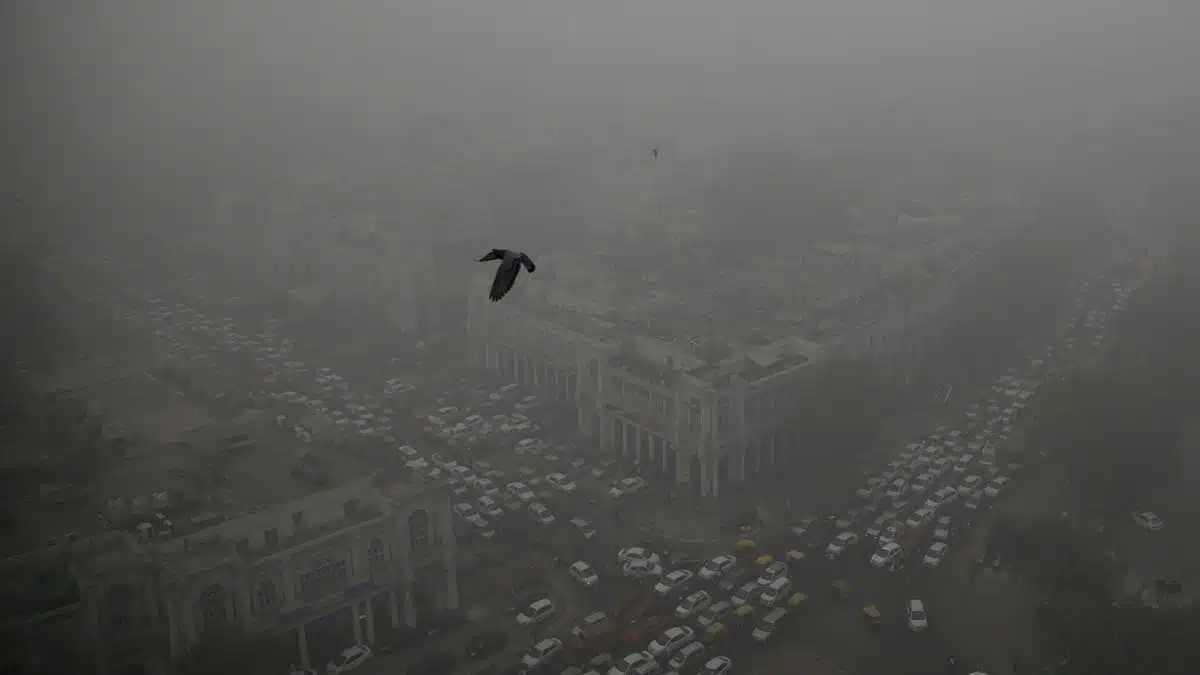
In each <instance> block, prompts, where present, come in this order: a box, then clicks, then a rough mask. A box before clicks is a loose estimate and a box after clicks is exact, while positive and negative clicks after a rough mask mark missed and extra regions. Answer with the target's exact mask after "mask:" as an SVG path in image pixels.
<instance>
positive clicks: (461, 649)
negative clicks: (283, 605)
mask: <svg viewBox="0 0 1200 675" xmlns="http://www.w3.org/2000/svg"><path fill="white" fill-rule="evenodd" d="M546 581H547V583H548V584H549V585H550V591H551V594H552V596H553V599H554V600H555V604H556V605H557V606H558V611H557V612H556V614H555V618H554V619H553V620H551V621H550V622H549V623H546V624H542V625H541V626H539V627H537V629H536V634H537V636H539V637H544V636H552V635H554V636H561V635H562V634H565V633H566V632H567V631H568V630H569V629H570V626H571V625H572V624H573V622H574V621H575V620H576V618H577V617H578V616H579V614H580V612H581V611H586V610H587V608H586V607H581V606H580V603H579V594H578V589H577V588H576V587H575V586H574V585H573V584H571V583H570V580H569V579H567V577H566V575H564V574H561V573H558V572H552V573H550V574H548V575H547V577H546ZM467 612H468V614H469V615H471V619H470V620H469V621H467V622H466V623H464V624H463V625H462V626H459V627H456V628H455V629H454V630H453V631H451V632H449V633H446V634H444V635H439V636H435V637H433V638H430V639H427V640H423V641H418V642H416V643H415V644H413V645H412V646H411V647H408V648H406V649H403V650H402V651H398V652H395V653H392V654H382V655H378V656H376V658H374V659H372V660H371V661H369V662H368V663H366V664H364V665H363V666H362V668H361V669H360V670H358V671H357V672H359V673H361V674H362V675H397V674H403V673H407V672H408V669H409V668H411V667H412V666H414V665H416V664H418V663H420V662H421V661H423V660H425V659H427V658H429V657H430V656H433V655H435V654H439V653H447V654H450V655H452V656H453V657H454V658H455V659H457V660H459V665H458V667H457V668H456V669H455V671H454V672H456V673H458V672H462V673H481V672H483V671H485V670H488V669H490V668H492V667H497V666H498V667H501V668H503V667H505V666H508V665H512V664H515V663H517V662H518V661H519V660H520V658H521V655H522V654H524V653H525V652H526V651H528V649H529V647H530V646H531V644H532V641H531V640H532V638H531V631H530V629H529V628H525V627H521V626H518V625H517V622H516V619H515V617H513V616H509V615H508V607H507V606H504V601H503V599H502V598H496V599H495V600H494V601H493V602H491V603H489V604H488V605H487V606H486V607H476V608H472V609H469V610H467ZM417 630H420V627H419V626H418V628H417ZM494 630H498V631H501V632H502V633H504V636H505V638H507V641H506V645H505V648H504V649H502V650H500V651H499V652H497V653H496V654H493V655H492V656H491V657H489V658H487V659H484V660H482V661H479V662H477V663H467V662H465V661H462V659H463V658H464V654H465V652H466V648H467V645H468V644H469V643H470V642H471V639H472V638H473V637H475V636H476V635H477V634H479V633H482V632H484V631H494ZM314 665H315V664H314Z"/></svg>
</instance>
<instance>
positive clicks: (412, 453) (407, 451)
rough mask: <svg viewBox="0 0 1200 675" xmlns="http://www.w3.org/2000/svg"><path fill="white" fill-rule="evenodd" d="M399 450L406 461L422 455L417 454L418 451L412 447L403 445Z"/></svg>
mask: <svg viewBox="0 0 1200 675" xmlns="http://www.w3.org/2000/svg"><path fill="white" fill-rule="evenodd" d="M399 450H400V454H401V455H404V458H405V459H409V460H411V459H416V458H418V457H420V456H421V453H419V452H417V449H416V448H414V447H413V446H411V445H402V446H400V448H399Z"/></svg>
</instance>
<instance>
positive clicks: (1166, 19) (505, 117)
mask: <svg viewBox="0 0 1200 675" xmlns="http://www.w3.org/2000/svg"><path fill="white" fill-rule="evenodd" d="M0 23H2V24H3V28H2V29H0V30H3V34H2V35H0V44H2V45H3V47H2V48H3V52H2V53H0V55H2V56H3V57H4V59H3V62H4V66H3V68H4V79H3V83H4V87H5V90H6V95H5V99H6V105H5V107H4V108H5V111H6V112H4V113H0V114H4V115H6V118H4V119H3V123H4V131H5V136H4V137H5V149H6V150H10V149H11V150H15V151H19V152H5V156H6V157H17V156H19V157H21V158H22V160H23V163H24V169H23V170H24V171H25V172H26V173H29V172H36V171H44V170H51V169H53V170H55V171H65V172H70V171H78V170H80V168H81V167H91V168H96V167H106V166H109V165H112V164H119V165H123V164H134V165H142V164H144V163H145V162H152V163H153V165H155V166H158V165H160V164H162V163H164V162H165V163H168V164H171V163H177V164H185V163H188V162H196V161H204V162H208V163H210V164H212V163H215V164H216V165H217V166H224V165H226V163H229V162H234V161H235V160H236V162H235V163H255V162H261V163H262V164H263V165H264V166H271V165H273V163H286V162H285V161H284V160H282V159H275V158H272V154H277V153H280V152H285V151H288V149H289V148H290V151H292V152H295V153H297V154H298V155H303V154H305V153H307V152H310V151H312V152H316V151H317V150H318V149H321V148H324V149H327V150H328V151H330V152H336V151H339V150H341V151H346V150H350V152H351V154H352V155H353V153H354V152H363V153H366V152H367V151H368V150H367V149H368V148H374V149H375V150H377V151H381V152H386V150H382V149H385V148H387V147H388V145H387V144H388V143H389V142H395V141H398V140H399V139H402V138H403V137H404V134H405V130H406V125H407V122H409V121H410V120H412V119H413V118H415V117H418V116H420V115H428V114H447V115H452V116H463V117H469V118H472V119H474V120H476V121H475V122H473V123H475V124H483V123H484V122H486V123H487V124H490V125H491V126H492V127H494V128H506V127H507V128H510V130H511V131H512V133H515V134H518V135H524V136H526V137H535V136H537V135H538V134H540V133H543V130H544V129H550V128H552V126H551V125H550V121H551V120H555V119H558V120H565V121H567V122H569V123H573V122H576V121H586V120H594V121H604V122H608V123H610V124H612V125H614V126H616V127H618V128H622V129H625V130H627V133H629V134H631V135H633V136H644V137H646V138H654V139H672V140H677V141H680V142H695V143H699V142H703V141H707V142H713V141H714V140H721V138H736V137H739V136H741V135H747V134H750V135H754V134H762V133H767V132H778V131H801V130H804V129H810V128H812V127H813V125H815V124H818V123H820V124H821V125H822V126H821V129H822V133H826V134H836V133H838V130H839V128H840V129H842V131H841V133H845V134H847V135H849V136H854V135H856V134H857V135H861V137H862V138H870V137H869V135H868V134H867V133H866V132H865V131H864V129H866V128H867V126H866V125H868V123H869V124H870V125H871V128H876V129H879V130H880V131H879V132H878V133H881V134H887V133H892V132H895V133H900V132H899V131H896V130H904V129H910V130H911V129H917V130H918V131H910V132H905V133H925V134H927V135H929V136H930V137H931V138H932V139H935V140H936V139H937V138H938V137H939V136H942V135H946V136H947V137H949V136H954V135H959V136H970V135H972V134H978V135H980V136H981V138H982V140H983V141H986V142H988V143H992V144H995V145H997V146H1000V145H1004V144H1005V143H1007V142H1010V141H1011V142H1015V143H1020V142H1021V141H1022V139H1025V140H1028V139H1030V138H1038V139H1042V140H1044V139H1048V138H1049V139H1054V140H1055V142H1057V143H1059V144H1061V146H1062V147H1063V148H1071V147H1076V146H1080V145H1094V143H1095V141H1094V137H1095V132H1096V130H1098V129H1104V128H1110V127H1111V128H1118V127H1119V128H1124V129H1137V130H1138V131H1137V133H1138V134H1141V135H1144V136H1146V137H1147V139H1145V140H1146V142H1150V140H1153V139H1150V138H1149V137H1150V136H1153V135H1154V134H1155V130H1156V129H1161V128H1163V127H1164V125H1166V124H1167V123H1168V122H1170V123H1177V122H1179V121H1180V120H1185V119H1186V118H1187V117H1188V115H1187V113H1188V112H1189V111H1194V110H1196V108H1194V107H1192V106H1194V105H1195V103H1196V101H1195V100H1194V97H1195V93H1194V92H1196V91H1200V66H1197V65H1196V64H1198V63H1200V40H1196V39H1195V35H1197V34H1200V2H1189V1H1188V0H1141V1H1138V2H1132V1H1126V0H1119V1H1118V0H986V1H979V0H792V1H790V2H785V1H784V0H774V1H772V2H764V1H761V0H743V1H741V2H728V1H725V2H716V1H714V0H661V1H656V0H639V1H637V2H634V1H632V0H605V1H604V2H576V1H572V0H524V1H518V0H489V1H484V0H471V1H470V2H468V1H465V0H390V1H383V0H343V1H340V2H333V1H314V0H259V1H257V2H252V1H250V0H236V1H231V0H203V1H200V0H154V1H151V0H142V1H139V2H133V1H131V0H104V1H102V2H100V1H96V0H53V1H50V2H40V1H35V0H13V2H7V3H4V5H3V9H0ZM1189 96H1191V97H1193V100H1188V97H1189ZM481 120H482V122H481ZM1130 120H1133V121H1137V122H1138V124H1130ZM1148 120H1155V121H1153V122H1147V121H1148ZM1163 120H1166V121H1165V122H1164V121H1163ZM855 125H863V126H862V127H858V126H855ZM569 126H570V125H568V127H569ZM482 129H483V128H482V127H481V132H480V133H483V134H484V135H485V136H486V134H488V133H495V131H494V129H486V131H484V130H482ZM921 129H924V131H919V130H921ZM889 130H891V131H889ZM1129 133H1130V136H1131V138H1130V139H1127V142H1131V143H1134V144H1137V143H1138V142H1140V141H1138V139H1136V138H1133V136H1134V134H1133V132H1132V131H1130V132H1129ZM880 142H882V141H880ZM1155 142H1161V141H1155ZM8 168H9V169H10V170H11V169H12V167H11V166H10V167H8Z"/></svg>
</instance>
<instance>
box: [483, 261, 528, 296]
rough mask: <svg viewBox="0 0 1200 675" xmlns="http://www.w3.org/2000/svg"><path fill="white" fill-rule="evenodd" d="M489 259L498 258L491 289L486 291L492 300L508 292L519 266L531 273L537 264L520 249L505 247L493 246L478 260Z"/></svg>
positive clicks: (515, 281)
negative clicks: (513, 249)
mask: <svg viewBox="0 0 1200 675" xmlns="http://www.w3.org/2000/svg"><path fill="white" fill-rule="evenodd" d="M489 260H499V261H500V267H498V268H496V278H495V279H493V280H492V290H491V292H490V293H488V297H489V298H491V300H492V302H496V301H498V300H500V298H503V297H504V296H505V295H507V294H508V292H509V291H510V290H512V287H513V284H515V283H517V275H518V274H520V273H521V266H522V265H524V266H525V269H526V270H527V271H528V272H529V273H530V274H533V271H534V270H536V269H537V265H534V264H533V261H532V260H530V259H529V256H527V255H525V254H524V253H522V252H520V251H510V250H508V249H506V248H494V249H492V250H491V252H490V253H488V254H487V255H485V256H483V257H482V258H480V259H479V262H487V261H489Z"/></svg>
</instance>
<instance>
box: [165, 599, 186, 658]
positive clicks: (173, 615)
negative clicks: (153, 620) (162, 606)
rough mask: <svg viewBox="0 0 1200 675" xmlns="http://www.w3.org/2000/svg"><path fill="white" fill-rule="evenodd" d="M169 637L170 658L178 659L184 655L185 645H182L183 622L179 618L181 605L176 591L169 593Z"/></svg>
mask: <svg viewBox="0 0 1200 675" xmlns="http://www.w3.org/2000/svg"><path fill="white" fill-rule="evenodd" d="M166 600H167V635H168V638H169V640H170V652H169V654H170V656H171V659H172V660H174V659H178V658H179V657H180V656H181V655H182V654H183V648H182V647H183V645H182V644H180V643H181V640H180V631H181V630H182V629H183V622H182V621H181V619H180V616H179V603H178V601H177V599H176V598H175V594H174V591H172V590H168V592H167V598H166Z"/></svg>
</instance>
